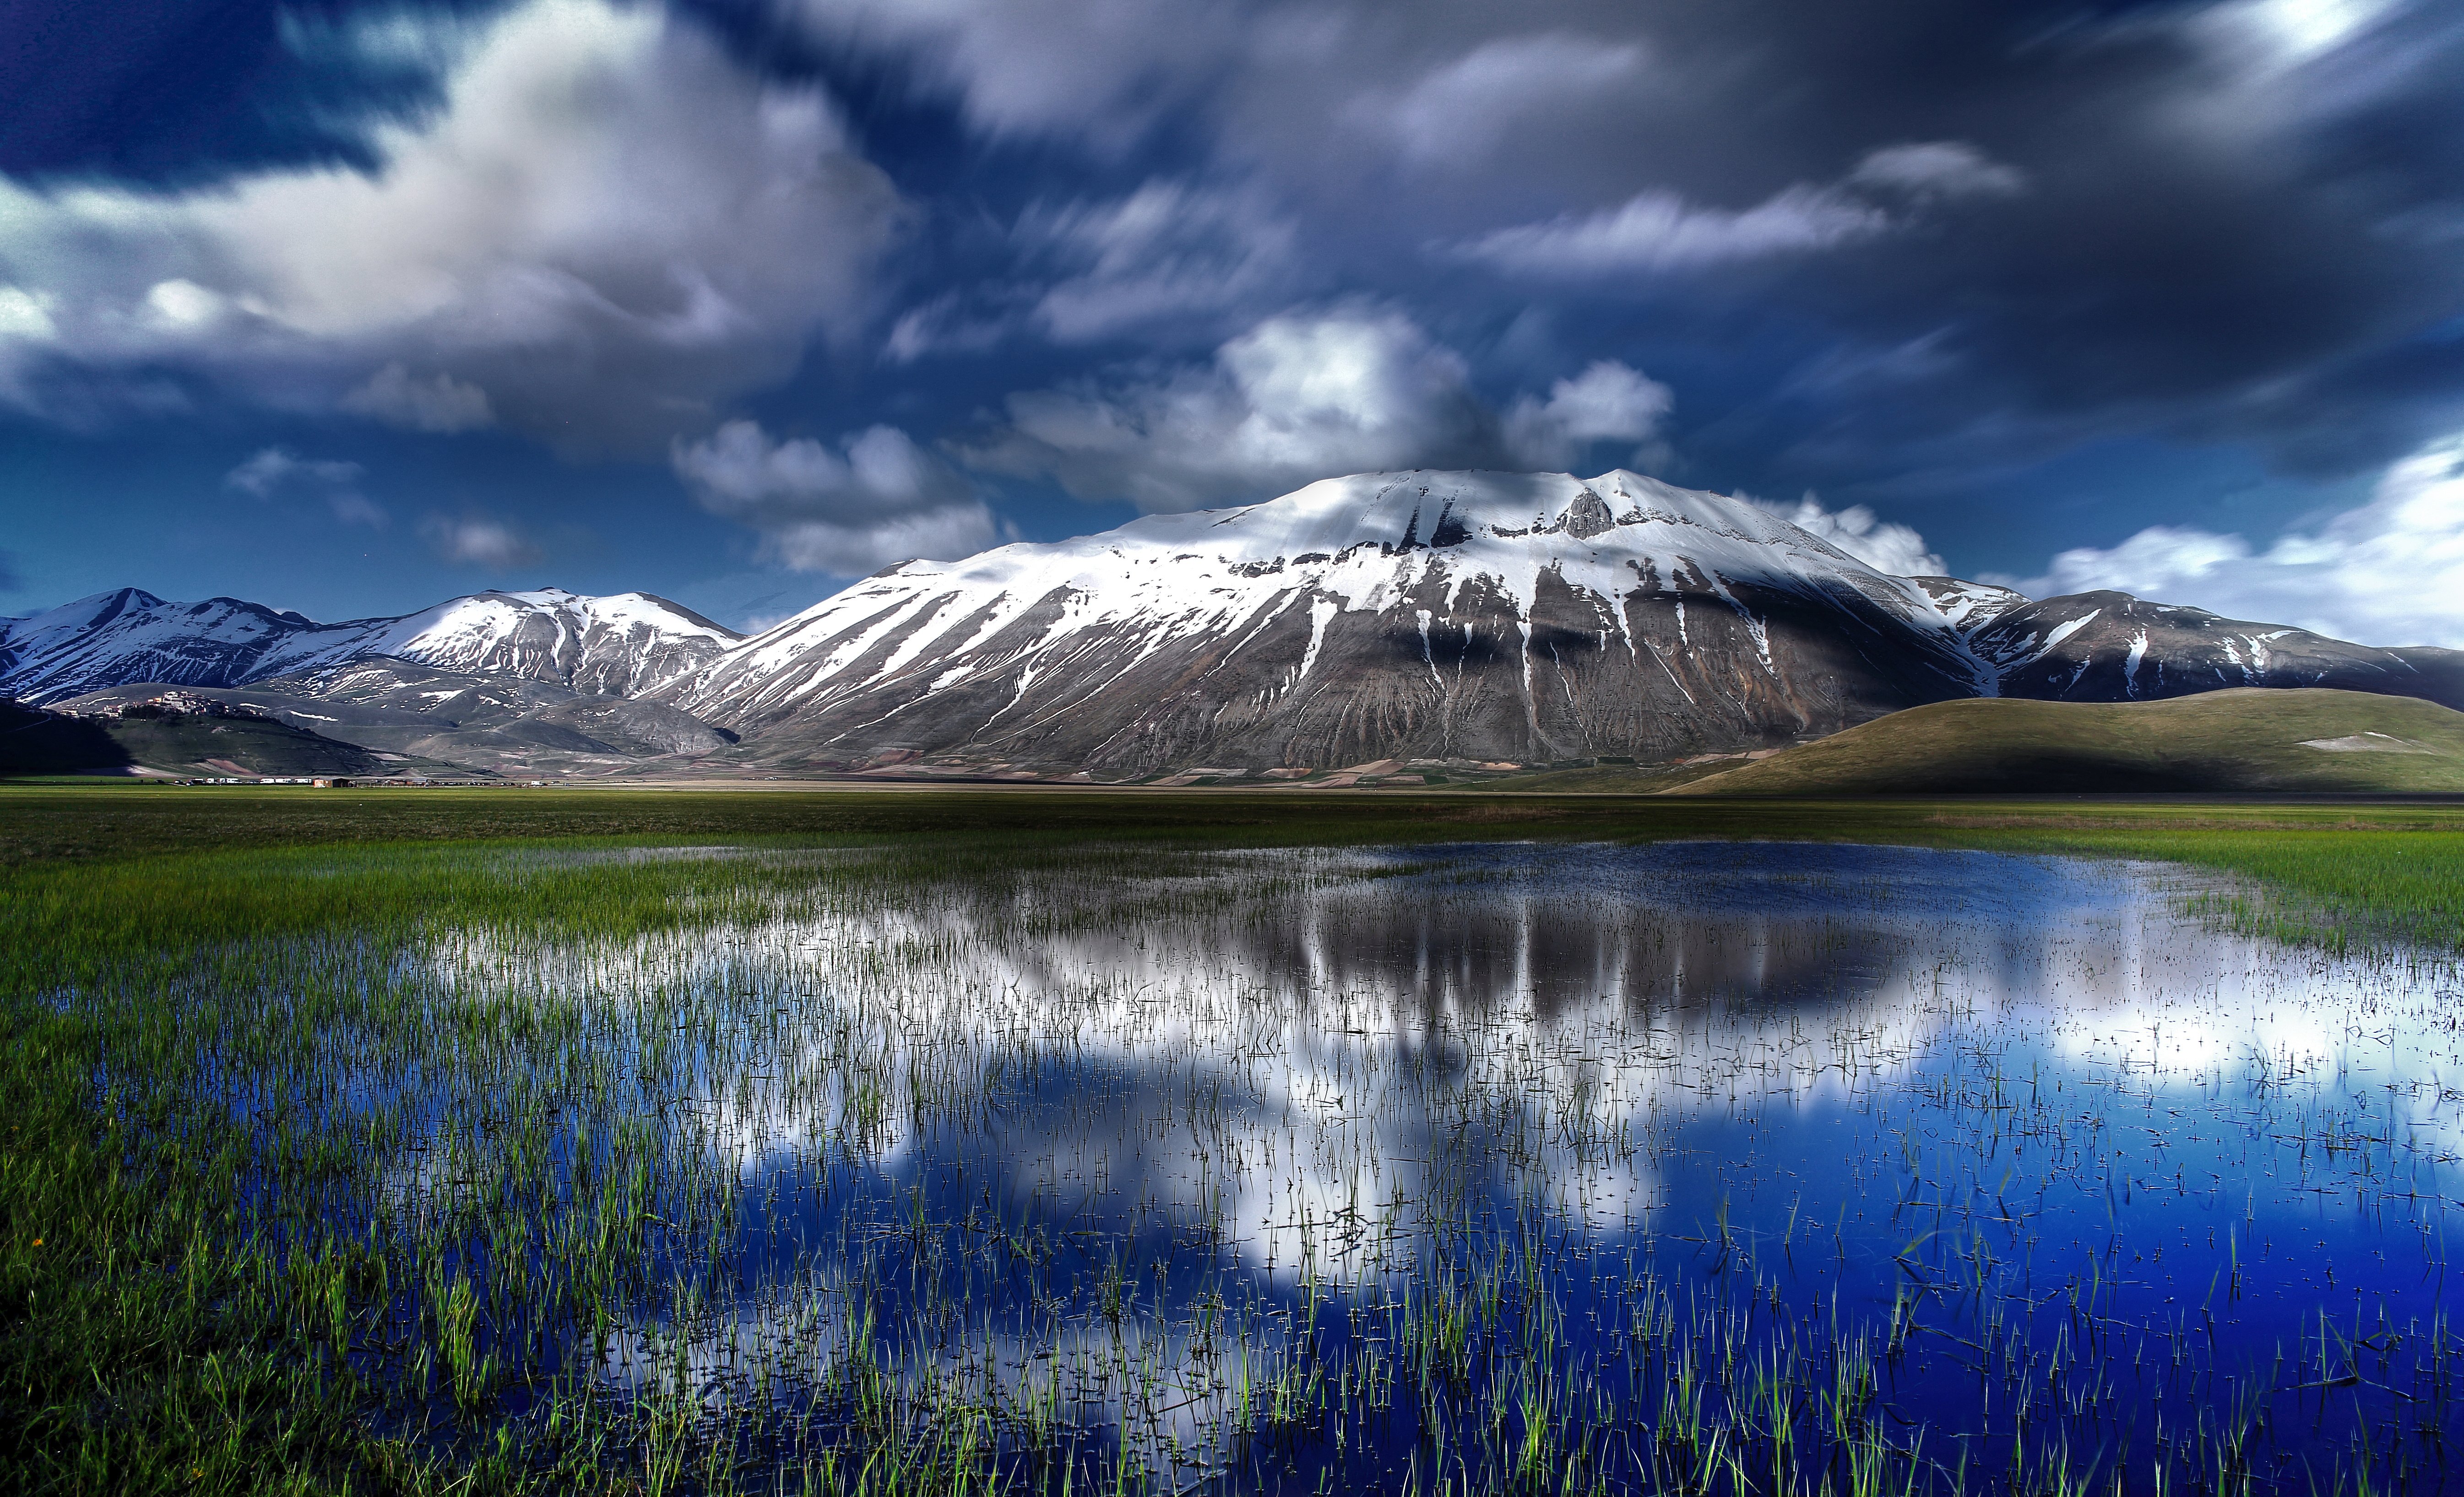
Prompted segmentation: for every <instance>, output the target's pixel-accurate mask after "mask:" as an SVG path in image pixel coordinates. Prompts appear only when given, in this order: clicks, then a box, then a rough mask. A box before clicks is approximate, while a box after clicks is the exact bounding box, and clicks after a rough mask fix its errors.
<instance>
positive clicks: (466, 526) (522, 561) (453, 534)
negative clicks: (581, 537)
mask: <svg viewBox="0 0 2464 1497" xmlns="http://www.w3.org/2000/svg"><path fill="white" fill-rule="evenodd" d="M419 531H420V534H421V535H423V536H426V537H427V538H428V541H429V544H430V545H432V546H434V547H435V548H436V554H437V555H439V556H441V557H443V558H445V560H447V561H455V562H460V563H463V564H466V565H472V566H484V567H486V568H487V569H488V570H490V571H492V572H501V571H504V570H506V569H508V568H510V567H516V566H528V565H530V564H531V563H532V562H534V561H538V560H539V557H540V554H541V553H540V551H539V547H538V546H536V545H533V544H532V543H531V542H530V541H529V540H528V539H525V538H524V537H523V536H522V534H521V533H520V532H519V531H517V530H516V529H514V527H513V526H511V525H509V524H507V523H506V522H505V521H503V520H501V519H495V518H492V517H488V516H485V515H466V516H463V517H461V518H459V519H452V518H448V517H445V516H443V515H430V516H429V517H427V519H425V520H423V521H421V522H420V527H419Z"/></svg>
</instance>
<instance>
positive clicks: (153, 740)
mask: <svg viewBox="0 0 2464 1497" xmlns="http://www.w3.org/2000/svg"><path fill="white" fill-rule="evenodd" d="M136 765H142V766H143V767H145V768H147V769H156V770H163V771H165V772H167V773H170V774H176V775H295V776H297V775H305V776H317V775H348V776H389V775H404V774H439V773H442V774H447V775H457V776H459V775H468V774H469V773H471V772H470V771H469V770H465V769H455V768H453V767H452V766H451V765H445V764H438V763H435V762H434V761H432V760H423V759H412V758H408V757H406V756H403V755H388V756H385V757H382V758H381V757H379V756H378V755H377V754H375V753H373V752H371V751H370V750H367V749H363V748H362V747H360V746H359V745H358V744H355V743H343V742H340V741H337V740H336V739H333V738H329V737H323V736H322V735H320V734H316V733H311V732H309V731H307V730H306V729H304V728H297V727H293V726H292V725H291V724H289V723H286V722H283V721H281V720H280V719H278V718H274V717H253V716H228V717H216V716H209V715H202V714H186V713H171V714H164V715H130V716H124V717H118V718H96V717H66V716H61V715H57V714H54V713H46V712H38V711H36V710H34V709H33V708H29V707H25V706H22V705H20V704H18V703H14V702H0V775H42V774H64V773H77V772H79V771H92V770H98V769H126V768H128V767H130V766H136Z"/></svg>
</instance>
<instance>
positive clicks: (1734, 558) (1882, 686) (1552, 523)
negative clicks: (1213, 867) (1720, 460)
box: [654, 471, 1991, 776]
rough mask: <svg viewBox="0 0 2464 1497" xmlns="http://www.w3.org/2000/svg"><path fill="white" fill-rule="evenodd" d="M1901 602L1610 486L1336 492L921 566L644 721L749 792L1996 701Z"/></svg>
mask: <svg viewBox="0 0 2464 1497" xmlns="http://www.w3.org/2000/svg"><path fill="white" fill-rule="evenodd" d="M1990 682H1991V672H1990V671H1989V669H1988V668H1987V667H1986V666H1985V665H1984V663H1983V662H1982V661H1980V660H1979V659H1978V658H1976V656H1975V655H1974V654H1973V652H1972V651H1971V650H1970V649H1969V646H1968V644H1967V642H1966V641H1965V639H1963V638H1962V636H1961V635H1960V634H1959V632H1958V631H1957V629H1955V628H1954V627H1952V625H1951V623H1950V621H1949V620H1948V618H1947V617H1946V615H1945V614H1944V613H1943V611H1942V610H1941V608H1939V607H1938V606H1936V605H1935V604H1934V602H1933V600H1932V599H1931V598H1930V597H1929V596H1928V595H1927V594H1926V593H1925V590H1924V589H1923V588H1922V587H1920V586H1918V585H1917V584H1916V583H1912V582H1909V581H1908V580H1906V579H1903V578H1897V577H1890V576H1886V575H1884V574H1882V573H1881V572H1877V571H1875V570H1874V569H1873V568H1871V567H1869V566H1867V565H1865V564H1864V563H1863V562H1860V561H1857V560H1855V559H1854V558H1852V557H1850V556H1848V555H1846V554H1845V553H1843V552H1841V551H1839V550H1837V549H1836V548H1835V547H1833V546H1831V545H1830V544H1828V543H1827V542H1825V541H1823V540H1821V539H1817V538H1815V537H1814V536H1812V535H1809V534H1807V533H1806V532H1804V531H1801V530H1799V529H1797V528H1796V527H1794V526H1793V525H1790V524H1788V523H1787V522H1786V521H1784V520H1782V519H1780V518H1779V517H1776V516H1774V515H1772V514H1771V512H1769V511H1767V510H1764V509H1761V508H1759V507H1757V506H1755V505H1753V504H1750V503H1748V502H1746V501H1744V500H1739V499H1732V498H1727V497H1723V496H1721V495H1712V494H1705V493H1700V492H1695V491H1689V490H1683V489H1676V488H1672V487H1670V486H1669V485H1667V484H1663V483H1661V482H1658V481H1657V480H1654V479H1650V478H1645V477H1641V476H1639V475H1638V474H1635V473H1625V472H1622V471H1619V472H1614V473H1604V474H1602V475H1600V476H1599V477H1597V478H1593V479H1578V478H1574V477H1572V476H1570V475H1567V474H1563V473H1537V474H1525V473H1368V474H1361V475H1357V476H1353V477H1349V478H1335V479H1329V480H1326V481H1324V482H1321V483H1316V484H1311V485H1310V486H1309V487H1308V488H1306V489H1303V490H1300V491H1299V492H1298V493H1295V494H1291V495H1285V496H1284V497H1282V498H1280V499H1275V500H1271V501H1269V502H1267V503H1264V504H1258V505H1252V506H1248V507H1246V508H1243V509H1234V510H1221V511H1206V512H1199V513H1196V514H1185V515H1157V516H1151V517H1146V518H1144V519H1139V520H1135V521H1133V522H1132V523H1130V524H1128V525H1125V526H1122V527H1121V528H1120V529H1118V530H1114V531H1110V532H1107V533H1105V534H1103V535H1100V536H1092V537H1088V538H1085V539H1078V540H1071V541H1064V542H1061V543H1058V544H1051V545H1028V544H1021V545H1011V546H1003V547H1001V548H999V549H997V550H993V551H988V552H985V553H983V554H982V555H980V556H977V557H974V558H971V559H970V560H968V561H960V562H956V563H940V562H931V561H913V562H909V563H907V564H905V565H903V566H897V567H892V568H891V569H889V570H888V571H885V572H883V573H881V574H879V575H877V576H875V577H872V578H869V579H868V580H866V581H865V582H863V583H858V584H856V585H855V586H853V587H850V588H848V589H847V591H846V592H844V593H841V594H839V595H838V596H837V597H834V598H831V599H829V600H827V601H825V603H823V604H821V605H818V606H817V607H814V608H812V609H810V610H808V611H806V612H805V613H803V614H802V615H799V616H798V617H797V618H794V619H791V620H789V621H787V622H786V623H784V624H781V625H780V626H779V627H776V628H773V629H771V630H769V631H768V632H767V633H764V634H762V635H759V636H758V637H756V638H754V639H752V640H748V641H746V642H745V643H744V644H743V645H741V646H738V647H737V648H736V649H732V650H730V651H728V652H727V653H726V654H725V655H723V656H721V657H719V658H718V659H717V660H715V661H714V662H712V663H711V664H709V665H708V666H706V667H704V668H702V669H701V670H698V671H693V672H692V673H690V674H688V675H686V676H683V677H681V678H679V679H678V680H676V681H675V682H673V683H671V684H670V685H668V686H666V687H663V688H661V689H660V690H659V691H658V692H657V693H654V694H655V695H656V696H657V697H659V698H660V699H662V700H667V701H671V702H673V703H674V704H675V705H677V706H679V707H681V708H683V709H684V710H686V711H688V712H691V713H693V715H696V716H699V717H702V718H704V719H705V720H708V721H711V722H715V723H717V724H720V725H722V726H725V727H728V728H730V729H732V730H734V731H736V732H737V733H738V734H740V735H742V736H743V737H745V738H746V739H747V744H746V746H745V748H744V749H742V750H739V751H738V756H739V757H740V758H741V760H743V761H744V762H745V763H747V764H748V765H759V766H762V767H775V768H780V769H832V768H851V767H860V766H863V765H866V764H872V763H879V762H883V761H885V760H891V759H895V758H898V757H901V756H914V755H927V754H931V755H942V756H950V755H958V756H969V757H974V758H977V759H979V760H983V761H984V762H986V763H987V764H1005V763H1027V764H1067V765H1071V766H1076V767H1080V768H1083V769H1086V770H1089V771H1091V772H1093V773H1095V774H1097V775H1098V776H1107V775H1135V774H1143V773H1147V772H1151V771H1153V770H1156V769H1160V768H1164V767H1168V766H1174V765H1185V764H1205V765H1234V766H1249V767H1255V768H1263V767H1269V766H1304V765H1320V766H1323V765H1332V764H1343V763H1348V762H1352V761H1354V760H1370V759H1375V758H1379V757H1385V756H1398V755H1399V756H1407V757H1427V758H1432V759H1464V760H1535V759H1536V760H1551V759H1562V758H1572V757H1590V756H1601V755H1610V756H1622V757H1634V758H1646V759H1665V758H1669V757H1672V756H1676V755H1682V754H1685V753H1691V752H1701V751H1705V750H1727V749H1739V748H1748V747H1756V746H1762V745H1767V744H1776V743H1788V742H1793V741H1796V740H1798V739H1800V738H1807V737H1820V736H1822V735H1825V734H1828V733H1833V732H1837V730H1839V729H1840V728H1843V727H1846V726H1848V725H1849V724H1851V723H1856V722H1861V721H1864V720H1866V719H1868V718H1871V717H1875V716H1879V715H1882V714H1884V713H1887V712H1893V711H1897V710H1899V709H1900V708H1903V707H1908V706H1914V705H1916V704H1918V703H1922V702H1928V701H1938V700H1941V699H1944V698H1947V697H1954V696H1969V695H1973V694H1975V693H1977V692H1979V691H1980V690H1985V689H1989V687H1990Z"/></svg>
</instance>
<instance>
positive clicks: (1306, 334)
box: [964, 307, 1492, 510]
mask: <svg viewBox="0 0 2464 1497" xmlns="http://www.w3.org/2000/svg"><path fill="white" fill-rule="evenodd" d="M1466 376H1467V370H1466V369H1465V367H1464V365H1463V360H1462V359H1461V358H1460V357H1458V356H1457V355H1456V354H1455V353H1454V352H1453V351H1452V350H1451V349H1448V348H1444V347H1442V346H1441V345H1439V344H1437V343H1435V342H1433V341H1430V339H1429V337H1428V335H1427V334H1426V333H1424V332H1422V331H1421V330H1420V328H1419V325H1418V324H1416V323H1414V322H1413V321H1412V320H1411V319H1408V318H1406V317H1404V316H1402V315H1401V314H1399V313H1396V312H1387V311H1379V310H1376V309H1374V308H1367V307H1354V308H1348V309H1341V310H1337V311H1333V312H1328V313H1319V314H1311V315H1303V314H1293V315H1287V316H1284V317H1277V318H1270V319H1267V320H1265V321H1264V322H1262V323H1260V324H1258V325H1257V326H1256V327H1254V328H1252V329H1250V330H1249V331H1248V332H1246V333H1243V334H1242V335H1241V336H1240V337H1238V338H1235V339H1233V340H1231V341H1229V342H1226V343H1224V344H1223V345H1222V347H1221V348H1220V349H1218V350H1217V351H1216V355H1215V360H1214V362H1213V363H1212V364H1210V365H1207V366H1204V367H1199V368H1190V369H1183V370H1180V371H1178V372H1176V373H1173V374H1169V375H1165V376H1162V377H1160V378H1157V379H1153V380H1148V381H1143V382H1139V383H1134V384H1131V385H1124V386H1121V387H1116V388H1113V389H1109V390H1107V389H1099V388H1095V387H1092V386H1082V387H1078V388H1075V389H1065V390H1041V391H1032V392H1026V393H1021V394H1016V395H1012V396H1011V397H1010V398H1009V402H1008V412H1009V425H1008V427H1007V428H1006V429H1004V430H1003V431H1001V433H999V434H998V435H997V436H996V437H994V438H993V439H991V440H990V441H987V442H984V443H981V444H978V445H976V446H974V447H972V448H970V449H969V450H968V451H966V452H965V454H964V455H965V456H966V457H967V458H968V460H969V461H970V462H973V463H975V464H977V465H978V466H980V467H986V468H991V469H995V470H998V471H1002V472H1011V473H1050V474H1052V475H1053V476H1054V477H1056V478H1058V479H1059V480H1060V482H1061V483H1062V485H1063V486H1064V487H1065V488H1067V489H1068V491H1069V492H1070V493H1072V494H1075V495H1079V496H1081V497H1084V498H1128V499H1130V500H1132V501H1133V502H1135V503H1136V504H1138V505H1139V506H1140V507H1142V508H1145V509H1150V510H1178V509H1190V508H1195V507H1198V506H1201V505H1205V504H1209V503H1214V502H1220V501H1222V500H1226V499H1243V500H1251V499H1262V498H1267V497H1270V496H1272V495H1275V494H1279V493H1282V492H1284V491H1285V490H1286V489H1290V488H1296V487H1298V486H1299V485H1301V484H1304V483H1308V482H1309V481H1311V480H1314V479H1317V478H1323V477H1326V476H1328V475H1329V474H1331V473H1359V472H1364V471H1369V470H1375V469H1386V468H1410V467H1420V466H1430V465H1433V464H1438V463H1443V462H1446V461H1448V460H1450V459H1459V458H1460V457H1461V456H1462V455H1463V454H1464V453H1466V452H1468V451H1472V450H1473V449H1474V445H1475V444H1478V443H1479V442H1481V441H1482V439H1483V433H1482V429H1483V427H1484V426H1485V425H1486V424H1489V423H1490V421H1491V419H1492V418H1490V417H1488V415H1487V413H1486V412H1485V410H1483V409H1482V408H1481V407H1480V406H1479V403H1478V402H1477V401H1476V400H1475V399H1474V398H1473V397H1472V395H1471V392H1470V390H1469V388H1468V387H1467V385H1466V383H1465V382H1466Z"/></svg>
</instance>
